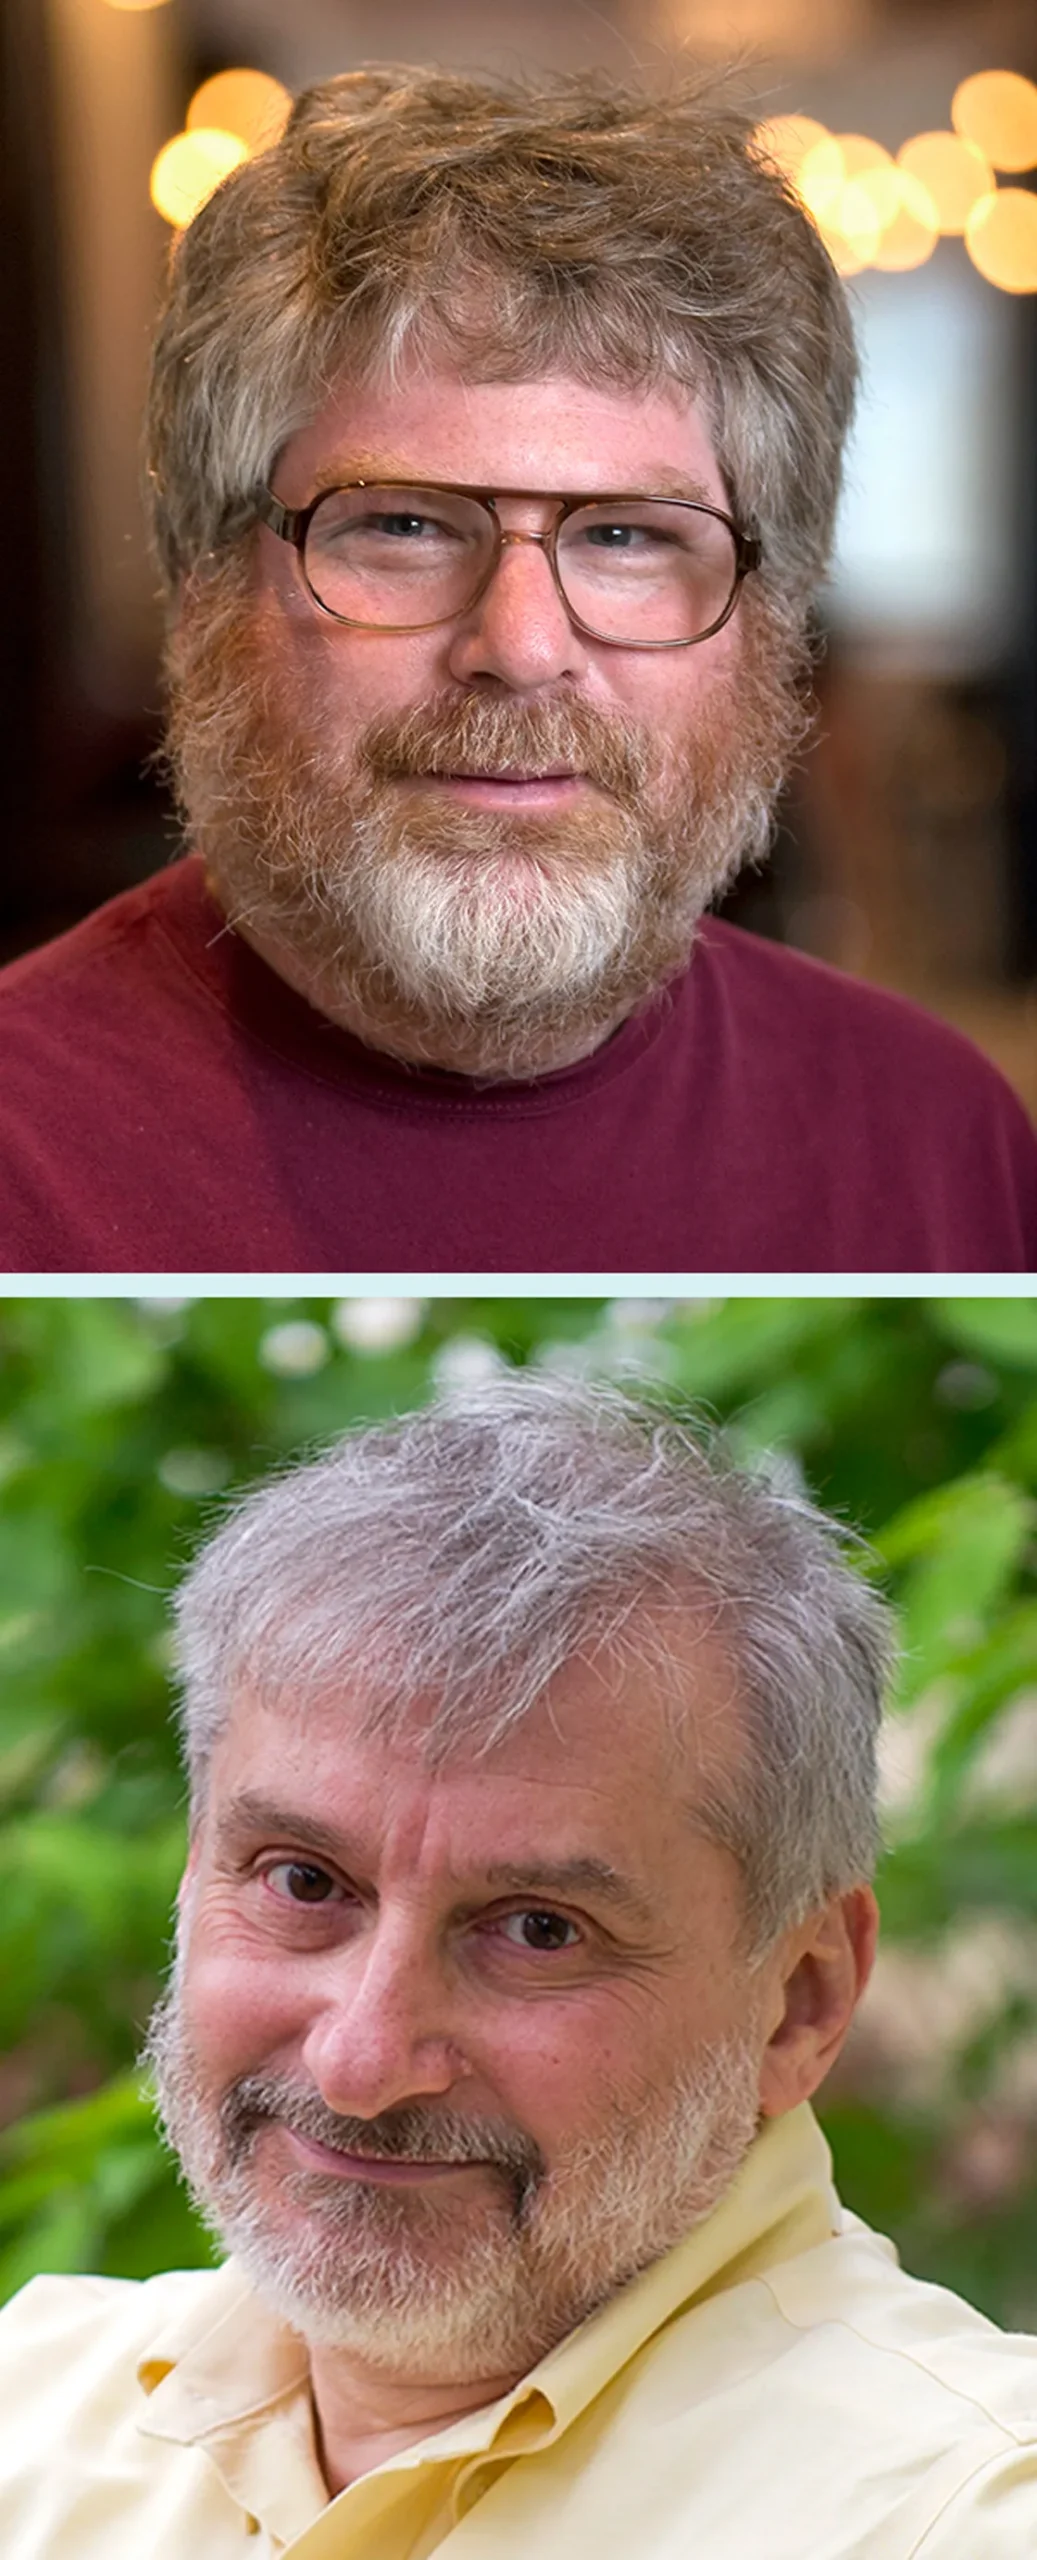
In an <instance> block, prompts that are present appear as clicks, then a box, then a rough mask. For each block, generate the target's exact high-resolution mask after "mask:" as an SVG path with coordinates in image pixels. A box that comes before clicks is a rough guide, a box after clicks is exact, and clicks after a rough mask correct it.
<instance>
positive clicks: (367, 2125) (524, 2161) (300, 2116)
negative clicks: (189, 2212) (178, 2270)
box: [219, 2072, 547, 2200]
mask: <svg viewBox="0 0 1037 2560" xmlns="http://www.w3.org/2000/svg"><path fill="white" fill-rule="evenodd" d="M219 2112H220V2124H221V2128H222V2131H223V2135H224V2140H225V2142H226V2145H227V2151H228V2156H229V2157H230V2159H231V2160H232V2161H233V2162H234V2163H235V2164H236V2163H237V2161H239V2160H241V2159H243V2158H244V2157H245V2156H246V2155H247V2153H248V2152H249V2150H250V2149H251V2147H252V2143H253V2141H254V2138H255V2134H256V2131H257V2129H258V2127H259V2126H260V2125H261V2124H263V2123H275V2124H284V2125H287V2126H288V2128H289V2131H290V2132H292V2133H299V2134H302V2135H303V2136H304V2137H305V2139H306V2140H307V2141H309V2142H320V2143H323V2144H324V2145H325V2147H326V2149H327V2150H329V2151H338V2152H343V2153H345V2152H349V2153H351V2154H352V2155H353V2157H354V2158H356V2159H361V2160H417V2161H434V2162H437V2163H438V2162H451V2163H452V2164H453V2165H454V2166H455V2167H456V2166H461V2165H468V2164H470V2163H472V2162H474V2161H477V2162H479V2163H480V2164H481V2165H482V2166H484V2167H489V2168H493V2169H497V2170H499V2171H500V2172H501V2174H502V2175H503V2176H504V2177H505V2178H507V2179H508V2181H509V2183H510V2184H511V2185H512V2186H513V2187H515V2189H516V2192H517V2194H518V2195H519V2197H520V2200H524V2198H525V2196H526V2195H527V2194H530V2193H531V2192H532V2190H533V2188H534V2187H536V2186H538V2185H539V2183H540V2181H541V2179H542V2178H543V2177H544V2175H545V2174H546V2166H547V2164H546V2162H545V2160H544V2156H543V2153H542V2151H541V2150H540V2148H539V2146H538V2144H537V2143H535V2142H533V2141H532V2140H531V2139H530V2138H529V2136H528V2135H525V2134H521V2133H518V2132H517V2131H516V2130H515V2129H514V2128H513V2127H511V2126H504V2125H490V2124H480V2123H478V2122H477V2121H476V2120H475V2119H474V2118H472V2117H470V2116H461V2115H450V2114H442V2113H437V2114H433V2113H432V2111H431V2109H429V2108H426V2107H419V2106H408V2107H396V2108H393V2109H392V2110H391V2111H388V2112H387V2113H386V2114H385V2115H381V2116H347V2115H339V2114H338V2113H337V2112H336V2111H334V2110H333V2109H331V2108H329V2107H326V2106H325V2105H324V2103H323V2101H322V2099H320V2098H319V2097H318V2096H317V2094H316V2091H309V2090H305V2089H300V2088H299V2087H298V2085H297V2083H296V2082H294V2081H291V2080H286V2079H283V2078H281V2077H279V2076H278V2075H276V2074H274V2073H271V2072H253V2073H251V2074H249V2075H248V2076H247V2077H245V2078H244V2079H241V2080H236V2081H234V2082H233V2083H232V2086H231V2087H230V2088H229V2089H228V2090H226V2091H225V2092H224V2096H223V2098H222V2100H221V2102H220V2111H219Z"/></svg>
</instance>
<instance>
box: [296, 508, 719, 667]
mask: <svg viewBox="0 0 1037 2560" xmlns="http://www.w3.org/2000/svg"><path fill="white" fill-rule="evenodd" d="M496 539H497V534H496V526H495V522H494V519H493V517H492V516H491V514H490V512H489V509H488V508H487V507H485V506H483V505H482V503H481V502H480V501H479V500H478V499H476V498H467V497H459V496H456V495H453V494H451V493H450V492H449V491H446V490H442V489H420V488H415V489H395V488H394V489H380V488H366V489H333V490H329V491H328V494H327V496H326V497H325V498H324V499H322V501H321V504H320V506H319V507H317V509H316V510H315V512H314V514H313V516H312V517H311V519H310V524H309V529H308V532H307V536H306V547H305V553H304V568H305V572H306V576H307V579H308V581H309V585H310V587H311V589H312V591H313V594H314V595H315V596H316V597H317V600H318V602H319V603H320V604H322V605H324V607H325V608H326V610H327V611H328V612H329V613H332V614H337V615H340V616H341V618H342V619H343V620H344V621H347V622H356V623H361V624H364V623H366V624H368V625H370V626H373V627H374V628H377V627H378V626H379V625H382V626H388V627H392V628H395V629H396V630H404V631H407V630H418V629H420V628H421V627H422V626H423V625H425V624H429V623H436V622H447V621H449V620H451V618H452V617H453V615H454V614H458V613H463V612H464V611H465V610H466V608H467V606H468V605H469V604H470V603H471V602H472V599H473V597H474V596H475V594H476V592H477V590H478V588H479V586H480V583H481V581H482V580H483V579H484V578H485V576H486V573H487V570H488V569H489V567H490V564H491V561H492V559H493V556H494V551H495V547H496ZM556 557H557V564H558V576H559V581H560V584H561V587H562V592H563V594H564V596H565V598H566V601H567V603H568V604H569V605H570V606H571V608H572V611H573V613H574V614H575V615H576V616H577V617H578V619H579V620H580V622H582V623H584V624H585V625H586V627H587V628H588V630H590V631H592V632H593V633H595V634H596V635H597V637H598V638H599V639H602V640H628V641H635V642H636V641H638V640H640V641H647V642H649V643H651V642H655V643H656V644H657V645H658V644H660V643H666V642H670V643H674V642H678V641H682V640H696V639H698V638H699V637H700V636H701V635H702V633H704V632H706V631H708V630H709V629H710V627H711V625H712V624H713V623H715V622H717V621H719V620H720V618H721V616H722V615H723V614H724V612H725V610H726V607H727V606H728V604H729V603H730V600H731V597H732V595H733V594H734V590H735V585H736V583H737V553H736V546H735V538H734V535H733V534H732V531H731V528H730V526H729V525H727V524H725V523H724V522H723V520H722V519H721V518H720V517H719V516H711V515H707V514H705V513H702V512H699V511H698V510H696V509H695V508H694V507H691V506H687V505H684V504H682V503H680V502H678V501H677V500H674V499H666V498H656V499H641V498H638V499H634V500H623V501H621V502H620V503H618V504H617V503H613V504H611V505H603V506H599V505H593V506H591V505H588V506H585V507H579V508H577V509H575V510H574V512H573V513H572V514H571V515H568V516H566V517H564V518H563V521H562V524H561V526H560V528H559V534H558V544H557V554H556Z"/></svg>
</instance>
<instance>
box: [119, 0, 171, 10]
mask: <svg viewBox="0 0 1037 2560" xmlns="http://www.w3.org/2000/svg"><path fill="white" fill-rule="evenodd" d="M165 5H166V0H108V6H109V8H110V9H162V8H164V7H165Z"/></svg>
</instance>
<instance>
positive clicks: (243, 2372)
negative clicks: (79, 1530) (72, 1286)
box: [0, 1376, 1037, 2560]
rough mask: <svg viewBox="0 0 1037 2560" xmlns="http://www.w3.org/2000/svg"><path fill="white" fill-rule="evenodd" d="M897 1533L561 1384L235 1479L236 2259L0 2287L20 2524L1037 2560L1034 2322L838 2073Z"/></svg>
mask: <svg viewBox="0 0 1037 2560" xmlns="http://www.w3.org/2000/svg"><path fill="white" fill-rule="evenodd" d="M858 1562H859V1560H858V1559H857V1557H856V1556H854V1554H853V1553H852V1551H850V1549H849V1542H848V1541H847V1540H846V1539H845V1538H844V1536H843V1535H842V1533H841V1532H840V1531H839V1530H838V1529H837V1528H836V1526H835V1525H834V1524H833V1522H832V1521H831V1520H829V1519H827V1518H825V1517H824V1516H823V1515H822V1514H821V1513H819V1512H818V1511H816V1510H815V1509H813V1507H812V1506H811V1505H810V1504H809V1503H808V1502H807V1501H805V1500H802V1499H799V1498H796V1497H793V1496H790V1495H789V1494H787V1493H785V1492H782V1491H781V1490H780V1489H778V1488H777V1487H776V1486H775V1485H773V1484H772V1483H770V1482H768V1481H767V1480H766V1479H765V1478H763V1477H762V1476H760V1475H756V1474H752V1473H749V1472H746V1471H743V1470H741V1469H739V1468H738V1467H737V1466H736V1465H735V1464H733V1462H732V1460H731V1459H730V1457H729V1455H727V1454H726V1453H725V1450H724V1449H723V1447H722V1446H720V1445H718V1444H715V1443H711V1442H710V1441H709V1440H708V1439H706V1438H704V1436H703V1434H702V1433H701V1431H700V1430H698V1429H696V1428H695V1427H694V1426H693V1424H692V1423H691V1422H690V1421H689V1419H688V1417H687V1416H685V1415H682V1414H681V1412H680V1411H679V1410H678V1409H675V1408H672V1407H667V1406H666V1405H665V1404H659V1403H657V1402H655V1401H654V1400H652V1399H650V1398H644V1397H641V1396H635V1395H633V1394H631V1393H630V1392H628V1391H626V1390H624V1389H620V1388H605V1387H597V1386H590V1385H588V1386H576V1385H571V1384H569V1383H567V1382H564V1381H559V1380H552V1379H550V1378H543V1377H532V1378H530V1377H524V1376H517V1377H505V1378H503V1379H502V1380H501V1381H500V1382H499V1383H493V1384H490V1385H488V1386H486V1387H484V1388H481V1389H477V1390H468V1391H467V1392H466V1391H461V1390H458V1391H456V1392H454V1393H453V1394H452V1395H449V1396H448V1397H447V1398H446V1400H445V1401H444V1402H443V1403H442V1404H440V1405H438V1406H434V1407H433V1408H432V1409H431V1410H430V1411H428V1412H426V1413H422V1414H418V1415H416V1416H413V1417H411V1418H410V1419H407V1420H404V1421H401V1422H394V1423H388V1424H381V1425H378V1426H376V1427H373V1428H370V1429H366V1430H362V1431H359V1432H357V1433H356V1434H355V1435H353V1436H351V1437H349V1438H347V1439H346V1440H345V1441H344V1442H342V1443H341V1444H340V1445H339V1446H337V1447H335V1448H333V1449H332V1450H331V1451H330V1453H329V1454H327V1455H326V1456H324V1457H320V1458H318V1459H316V1460H314V1461H312V1462H310V1463H308V1464H306V1465H304V1466H302V1467H300V1468H297V1469H295V1470H289V1471H288V1472H286V1473H285V1474H284V1475H282V1476H281V1477H280V1478H278V1479H277V1480H275V1481H274V1482H272V1483H271V1484H269V1485H267V1486H266V1487H264V1488H261V1489H260V1490H259V1491H258V1492H256V1493H254V1494H252V1495H251V1496H249V1497H248V1498H247V1499H246V1500H244V1502H243V1503H242V1504H241V1506H240V1507H239V1508H238V1509H237V1510H236V1511H235V1512H233V1514H232V1515H231V1517H230V1518H229V1519H228V1520H227V1521H226V1523H225V1525H224V1526H223V1527H222V1528H221V1529H220V1531H219V1532H218V1534H217V1535H216V1536H215V1537H214V1538H213V1540H212V1542H211V1544H210V1545H209V1546H208V1548H207V1549H206V1550H204V1551H203V1553H202V1554H201V1556H200V1558H199V1559H198V1560H197V1562H196V1563H195V1565H194V1567H193V1570H192V1571H191V1573H190V1574H189V1575H188V1577H187V1580H186V1583H185V1585H184V1587H183V1590H182V1592H181V1595H180V1600H179V1607H178V1620H179V1654H180V1665H181V1669H182V1674H183V1733H184V1742H185V1751H186V1760H187V1766H188V1770H189V1775H190V1785H191V1806H192V1819H191V1845H190V1854H189V1858H188V1863H187V1868H186V1872H185V1875H184V1880H183V1885H182V1888H181V1894H180V1913H179V1937H178V1950H177V1955H176V1962H175V1967H174V1971H173V1975H172V1980H171V1984H170V1987H169V1989H168V1991H167V1992H166V1994H165V1995H164V1997H163V1999H162V2001H161V2002H160V2005H159V2008H158V2010H157V2013H156V2015H155V2018H154V2020H153V2023H152V2027H151V2032H150V2037H149V2045H148V2050H149V2055H150V2059H151V2062H152V2065H153V2068H154V2072H155V2077H156V2082H157V2089H158V2096H159V2103H160V2108H161V2113H162V2118H163V2121H164V2125H165V2129H166V2133H167V2136H168V2139H169V2141H170V2143H171V2144H172V2146H173V2148H174V2149H175V2151H176V2152H177V2154H178V2155H179V2159H180V2161H181V2164H182V2168H183V2172H184V2175H185V2177H186V2179H187V2181H188V2184H189V2186H190V2188H191V2191H192V2193H193V2194H194V2196H195V2198H196V2200H197V2202H198V2204H199V2206H200V2208H201V2211H202V2212H203V2214H204V2215H205V2217H206V2218H207V2220H208V2222H209V2223H210V2225H211V2227H212V2229H213V2231H214V2232H215V2233H216V2234H217V2236H218V2238H219V2240H220V2242H221V2244H222V2246H223V2249H224V2250H225V2252H226V2253H227V2254H226V2258H225V2262H224V2263H223V2264H222V2265H220V2266H219V2267H218V2268H217V2269H216V2270H214V2271H211V2272H200V2273H188V2272H183V2273H171V2274H165V2275H159V2276H157V2277H154V2278H153V2279H151V2280H150V2281H148V2282H145V2283H141V2284H130V2283H123V2282H115V2281H107V2282H105V2281H99V2280H91V2279H89V2278H81V2277H73V2278H61V2277H46V2276H44V2277H41V2278H39V2279H37V2280H36V2282H34V2283H33V2284H31V2285H29V2286H28V2287H27V2288H26V2290H25V2291H24V2292H23V2293H22V2294H21V2295H20V2296H19V2297H17V2298H16V2299H15V2301H14V2303H13V2304H12V2305H11V2306H10V2307H9V2308H8V2310H7V2311H6V2312H5V2313H4V2314H3V2315H2V2316H0V2373H2V2381H3V2389H2V2399H3V2406H4V2420H3V2429H2V2437H3V2451H2V2457H0V2467H2V2477H0V2548H2V2550H3V2553H4V2560H88V2555H89V2556H90V2560H93V2555H95V2554H98V2555H99V2554H100V2553H102V2552H103V2554H104V2560H140V2555H141V2554H143V2553H146V2554H147V2560H187V2555H193V2554H194V2553H199V2554H202V2553H204V2554H205V2555H206V2560H231V2555H232V2554H233V2555H236V2554H237V2553H239V2552H240V2551H241V2550H242V2549H243V2548H249V2549H251V2548H255V2550H256V2551H257V2552H259V2553H267V2554H270V2555H277V2556H278V2560H281V2555H287V2554H289V2553H290V2554H291V2555H292V2560H431V2555H433V2554H436V2555H438V2554H440V2553H442V2554H444V2555H447V2554H449V2555H451V2560H452V2556H453V2555H454V2554H455V2553H456V2555H457V2560H529V2555H530V2554H536V2560H578V2555H579V2556H580V2560H582V2555H583V2554H589V2553H593V2554H594V2555H595V2560H635V2555H636V2560H685V2555H687V2554H692V2553H707V2552H708V2553H709V2554H710V2555H711V2560H759V2555H761V2554H766V2560H1022V2555H1023V2553H1024V2552H1029V2551H1034V2550H1037V2341H1035V2340H1032V2339H1030V2340H1026V2339H1023V2338H1009V2337H1006V2336H1004V2335H1002V2334H1001V2333H1000V2332H999V2331H998V2330H996V2329H995V2328H993V2327H992V2326H991V2324H990V2323H989V2322H988V2321H986V2320H985V2319H983V2318H981V2317H980V2315H979V2314H978V2313H976V2312H974V2311H972V2310H970V2309H969V2308H968V2307H967V2306H966V2305H965V2304H964V2303H963V2302H960V2301H958V2300H956V2299H955V2298H954V2296H952V2295H951V2294H948V2293H945V2292H942V2291H940V2290H939V2289H938V2288H936V2287H934V2286H930V2285H925V2284H920V2283H917V2282H915V2281H914V2280H913V2279H912V2278H911V2277H909V2276H907V2275H905V2274H903V2273H902V2272H901V2270H900V2268H899V2266H898V2264H897V2260H896V2256H895V2253H894V2251H893V2249H892V2248H891V2246H890V2244H889V2243H888V2242H887V2241H885V2240H882V2239H879V2238H877V2237H876V2235H875V2234H874V2233H872V2232H871V2231H869V2230H868V2229H867V2228H866V2227H865V2226H864V2224H863V2223H861V2222H860V2221H859V2220H858V2219H857V2218H856V2217H855V2216H854V2215H853V2214H852V2213H849V2212H847V2211H846V2210H845V2209H844V2207H843V2206H842V2205H841V2203H840V2201H839V2198H838V2196H837V2194H836V2192H835V2189H834V2187H833V2184H832V2178H831V2164H830V2161H829V2157H828V2153H827V2150H826V2146H825V2143H824V2141H823V2139H822V2137H821V2135H820V2132H819V2130H818V2127H817V2124H816V2122H815V2120H814V2117H813V2115H812V2113H811V2109H810V2105H809V2100H810V2098H811V2096H812V2095H813V2093H814V2091H815V2090H816V2089H817V2088H818V2087H819V2085H820V2084H821V2082H822V2081H823V2079H824V2077H825V2074H826V2073H827V2072H828V2071H829V2069H830V2068H831V2065H832V2063H833V2062H834V2060H835V2058H836V2056H837V2054H838V2053H839V2050H840V2048H841V2046H842V2044H843V2040H844V2038H845V2036H846V2032H847V2029H848V2027H849V2024H850V2020H851V2017H852V2014H853V2010H854V2007H855V2004H856V2002H857V2000H858V1998H859V1996H860V1993H861V1991H862V1990H863V1988H864V1985H865V1983H866V1981H867V1978H868V1973H869V1969H870V1966H871V1961H872V1955H873V1950H874V1941H875V1929H876V1910H875V1902H874V1896H873V1893H872V1890H871V1885H870V1882H869V1878H870V1876H871V1873H872V1869H873V1865H874V1859H875V1850H876V1819H875V1751H876V1739H877V1733H878V1728H879V1722H880V1716H881V1707H882V1693H883V1687H884V1682H885V1678H886V1674H887V1670H888V1665H889V1658H890V1628H889V1619H888V1612H887V1610H886V1607H885V1605H884V1603H883V1602H882V1600H881V1599H880V1598H879V1597H878V1596H877V1594H876V1592H875V1590H874V1588H873V1587H872V1585H871V1583H870V1582H869V1580H868V1579H867V1578H866V1577H865V1575H864V1574H862V1573H861V1572H860V1571H859V1570H858ZM246 2534H247V2535H249V2536H250V2537H252V2540H251V2541H250V2542H248V2543H247V2544H246V2542H245V2540H244V2537H245V2535H246Z"/></svg>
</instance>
